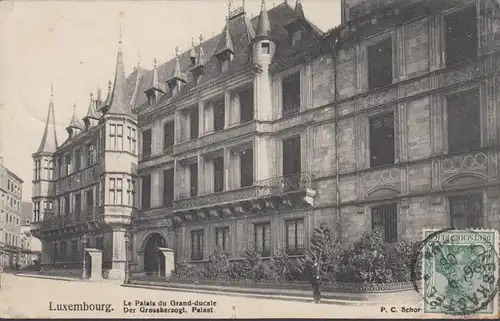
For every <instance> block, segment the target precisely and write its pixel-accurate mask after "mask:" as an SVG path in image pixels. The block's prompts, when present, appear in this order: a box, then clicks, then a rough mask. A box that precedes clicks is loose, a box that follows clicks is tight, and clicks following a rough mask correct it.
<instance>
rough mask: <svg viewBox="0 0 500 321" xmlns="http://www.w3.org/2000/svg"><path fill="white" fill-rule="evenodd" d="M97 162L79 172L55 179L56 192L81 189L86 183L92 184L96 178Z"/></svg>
mask: <svg viewBox="0 0 500 321" xmlns="http://www.w3.org/2000/svg"><path fill="white" fill-rule="evenodd" d="M97 165H98V164H94V165H92V166H90V167H87V168H85V169H83V170H81V171H79V172H76V173H72V174H70V175H68V176H66V177H63V178H60V179H58V180H57V181H56V194H57V195H59V194H61V193H62V192H63V191H64V192H68V191H73V190H78V189H81V188H83V187H85V186H87V185H90V184H93V183H95V182H96V180H97V178H98V170H97V169H98V166H97Z"/></svg>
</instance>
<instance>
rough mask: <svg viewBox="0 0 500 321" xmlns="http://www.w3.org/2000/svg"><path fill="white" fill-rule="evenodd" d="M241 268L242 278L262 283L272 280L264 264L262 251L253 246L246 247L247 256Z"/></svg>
mask: <svg viewBox="0 0 500 321" xmlns="http://www.w3.org/2000/svg"><path fill="white" fill-rule="evenodd" d="M240 268H241V272H240V276H241V277H242V278H244V279H248V280H253V281H260V280H269V279H270V278H271V273H270V271H269V268H268V267H267V266H266V265H265V264H264V263H263V262H262V258H261V251H259V250H258V249H257V248H256V247H255V246H254V245H253V244H247V245H246V246H245V254H244V257H243V261H242V263H241V265H240Z"/></svg>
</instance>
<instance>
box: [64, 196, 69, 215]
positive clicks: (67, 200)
mask: <svg viewBox="0 0 500 321" xmlns="http://www.w3.org/2000/svg"><path fill="white" fill-rule="evenodd" d="M69 199H70V198H69V195H66V196H64V213H63V214H64V215H69V214H70V206H69V205H70V203H69Z"/></svg>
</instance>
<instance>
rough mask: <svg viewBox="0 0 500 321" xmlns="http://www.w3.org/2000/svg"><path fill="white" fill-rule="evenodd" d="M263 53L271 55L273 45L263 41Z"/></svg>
mask: <svg viewBox="0 0 500 321" xmlns="http://www.w3.org/2000/svg"><path fill="white" fill-rule="evenodd" d="M262 53H263V54H265V55H269V54H270V53H271V45H270V44H269V42H263V43H262Z"/></svg>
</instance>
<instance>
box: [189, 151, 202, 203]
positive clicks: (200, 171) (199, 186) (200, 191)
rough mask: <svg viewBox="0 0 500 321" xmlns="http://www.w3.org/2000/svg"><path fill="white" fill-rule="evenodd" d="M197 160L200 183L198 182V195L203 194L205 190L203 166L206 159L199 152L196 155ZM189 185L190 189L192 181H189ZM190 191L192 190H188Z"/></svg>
mask: <svg viewBox="0 0 500 321" xmlns="http://www.w3.org/2000/svg"><path fill="white" fill-rule="evenodd" d="M196 161H197V164H198V184H197V185H198V195H202V194H203V193H204V192H205V191H204V190H203V186H204V185H205V177H204V175H203V174H204V172H203V170H204V168H203V167H204V166H203V161H204V159H203V156H202V155H200V154H198V155H197V156H196ZM189 175H191V173H189ZM190 181H191V179H190ZM187 185H188V186H189V188H188V189H190V188H191V183H188V184H187ZM188 193H190V192H188ZM188 195H190V194H188Z"/></svg>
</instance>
